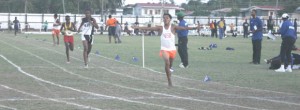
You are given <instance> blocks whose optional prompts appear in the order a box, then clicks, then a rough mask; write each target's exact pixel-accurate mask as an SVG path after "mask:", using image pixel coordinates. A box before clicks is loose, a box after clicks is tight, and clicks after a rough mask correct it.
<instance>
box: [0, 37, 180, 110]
mask: <svg viewBox="0 0 300 110" xmlns="http://www.w3.org/2000/svg"><path fill="white" fill-rule="evenodd" d="M1 42H3V41H1ZM3 43H5V42H3ZM5 44H7V43H5ZM7 45H9V44H7ZM10 46H12V45H10ZM12 47H14V48H16V49H18V50H20V51H23V52H26V53H29V54H31V55H34V54H32V53H30V52H28V51H24V50H22V49H20V48H17V47H15V46H12ZM0 56H1V57H2V58H3V59H4V60H6V61H7V62H8V63H10V64H11V65H13V66H14V67H16V68H17V69H18V71H20V72H21V73H23V74H25V75H27V76H29V77H31V78H33V79H35V80H39V81H41V82H44V83H47V84H51V85H54V86H58V87H61V88H65V89H69V90H73V91H77V92H80V93H85V94H89V95H93V96H99V97H107V98H112V99H116V100H120V101H124V102H131V103H137V104H143V105H150V106H157V107H163V108H168V109H173V110H184V109H182V108H176V107H169V106H164V105H158V104H152V103H145V102H141V101H134V100H128V99H124V98H120V97H114V96H108V95H103V94H98V93H93V92H88V91H82V90H79V89H76V88H72V87H69V86H64V85H60V84H56V83H54V82H51V81H47V80H44V79H42V78H39V77H36V76H34V75H32V74H30V73H27V72H25V71H23V70H22V68H21V67H20V66H18V65H16V64H14V63H13V62H11V61H10V60H8V59H7V58H6V57H4V56H3V55H0ZM34 56H36V55H34ZM36 57H37V58H40V59H43V58H41V57H39V56H36ZM48 63H50V64H53V65H56V64H54V63H52V62H50V61H49V62H48ZM57 66H58V65H57ZM58 67H59V66H58ZM61 69H63V70H64V71H68V70H66V69H64V68H61ZM93 108H94V107H93Z"/></svg>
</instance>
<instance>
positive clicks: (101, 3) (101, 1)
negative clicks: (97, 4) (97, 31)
mask: <svg viewBox="0 0 300 110" xmlns="http://www.w3.org/2000/svg"><path fill="white" fill-rule="evenodd" d="M101 19H102V20H103V0H101Z"/></svg>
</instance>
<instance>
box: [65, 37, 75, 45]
mask: <svg viewBox="0 0 300 110" xmlns="http://www.w3.org/2000/svg"><path fill="white" fill-rule="evenodd" d="M64 41H65V42H68V43H72V44H73V43H74V37H73V36H64Z"/></svg>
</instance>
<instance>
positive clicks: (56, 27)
mask: <svg viewBox="0 0 300 110" xmlns="http://www.w3.org/2000/svg"><path fill="white" fill-rule="evenodd" d="M57 21H59V19H58V18H56V19H54V23H53V24H57V23H56V22H57ZM53 29H57V30H59V29H60V26H59V25H58V26H53Z"/></svg>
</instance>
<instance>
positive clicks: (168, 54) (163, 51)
mask: <svg viewBox="0 0 300 110" xmlns="http://www.w3.org/2000/svg"><path fill="white" fill-rule="evenodd" d="M163 53H166V55H167V56H169V58H173V59H174V58H175V56H176V50H170V51H168V50H160V52H159V55H160V56H161V57H162V55H163Z"/></svg>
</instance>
